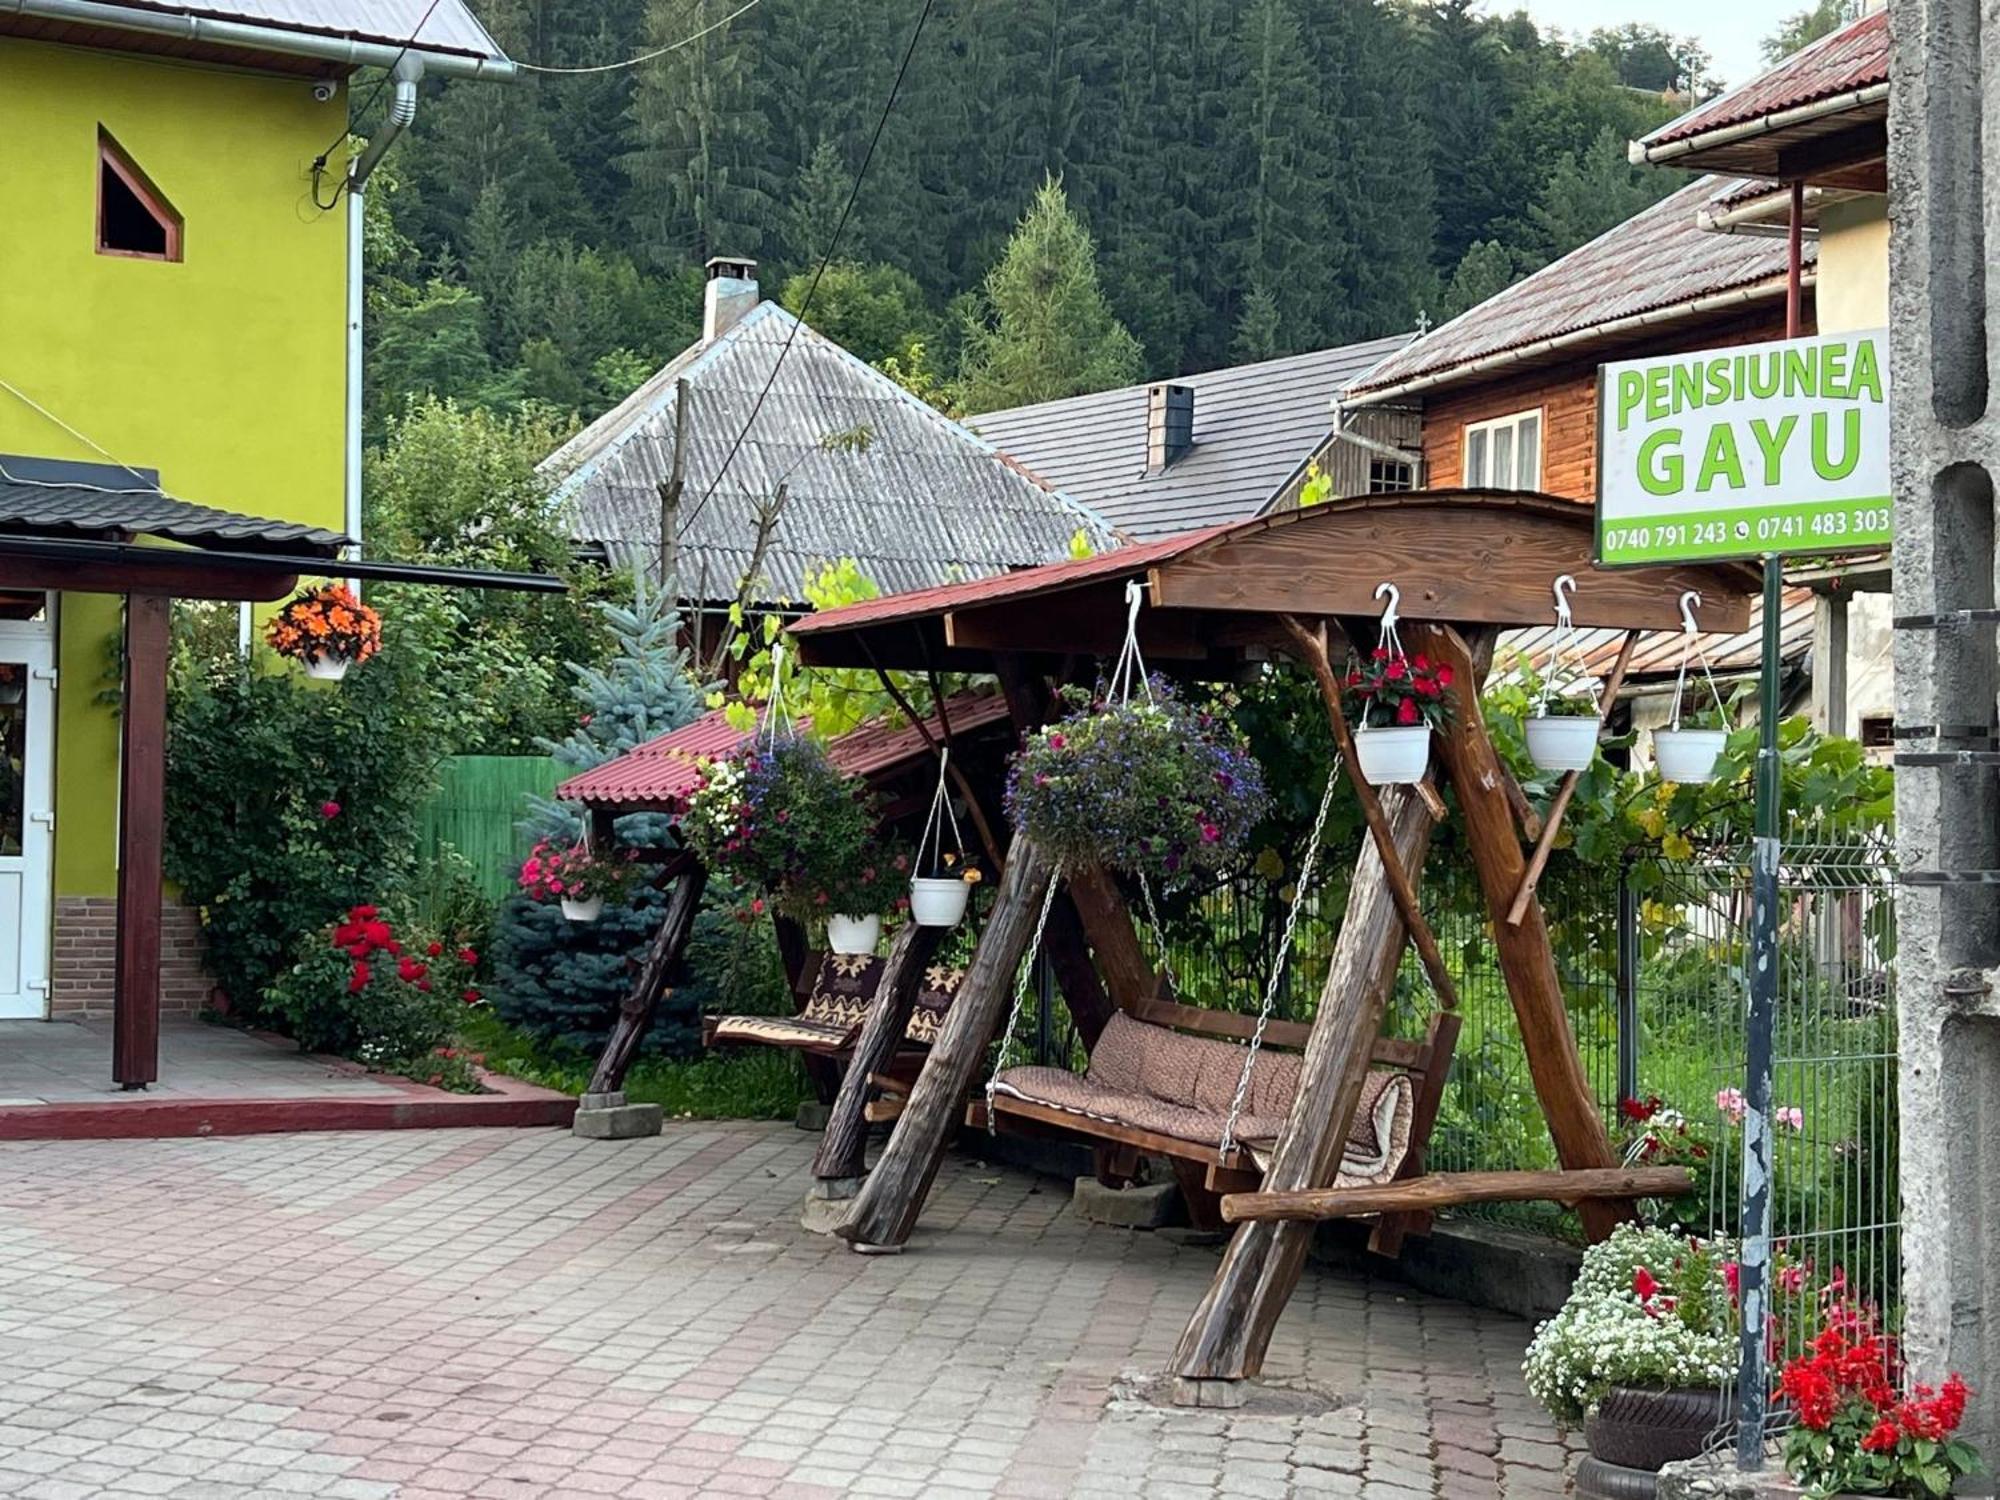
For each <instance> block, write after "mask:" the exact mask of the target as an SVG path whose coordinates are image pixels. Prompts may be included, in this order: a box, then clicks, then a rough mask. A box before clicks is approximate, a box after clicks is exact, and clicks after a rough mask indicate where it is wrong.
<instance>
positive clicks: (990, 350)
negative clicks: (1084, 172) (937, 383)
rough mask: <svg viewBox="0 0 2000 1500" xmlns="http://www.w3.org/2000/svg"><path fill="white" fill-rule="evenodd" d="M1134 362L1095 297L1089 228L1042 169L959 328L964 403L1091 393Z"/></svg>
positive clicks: (1133, 351)
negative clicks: (969, 317) (970, 317)
mask: <svg viewBox="0 0 2000 1500" xmlns="http://www.w3.org/2000/svg"><path fill="white" fill-rule="evenodd" d="M1140 369H1141V358H1140V349H1139V343H1138V340H1136V339H1134V338H1133V337H1132V335H1131V334H1130V333H1128V332H1126V330H1125V327H1124V325H1123V324H1121V323H1120V322H1119V321H1118V320H1117V319H1116V318H1115V317H1114V316H1112V313H1111V310H1110V308H1109V307H1108V306H1107V305H1106V303H1105V300H1104V291H1103V288H1102V286H1100V284H1099V282H1098V277H1097V247H1096V246H1095V244H1093V243H1092V241H1091V238H1090V232H1089V231H1088V230H1087V229H1085V228H1084V227H1083V223H1082V221H1081V220H1080V219H1079V218H1078V217H1077V216H1076V214H1075V212H1074V211H1073V210H1072V209H1071V208H1070V206H1069V199H1068V198H1067V197H1066V196H1065V195H1064V193H1063V189H1062V184H1061V183H1060V182H1058V181H1057V180H1056V179H1055V178H1054V177H1049V178H1047V179H1045V180H1044V181H1043V183H1042V185H1041V187H1040V188H1039V189H1038V190H1037V191H1036V193H1035V201H1034V203H1033V204H1032V205H1031V206H1030V207H1029V209H1028V212H1027V214H1026V216H1025V217H1023V218H1022V220H1021V222H1020V225H1019V227H1017V228H1016V229H1015V231H1014V235H1013V238H1011V239H1010V240H1008V242H1007V251H1006V254H1004V255H1003V256H1002V257H1001V258H1000V263H999V264H998V265H997V266H995V267H994V268H993V270H992V271H991V273H989V274H988V276H987V278H986V280H985V283H984V284H983V286H982V287H981V289H980V304H979V311H978V313H977V315H976V317H975V319H974V321H972V322H971V323H969V324H968V325H967V327H966V330H965V350H964V355H963V368H962V379H963V382H964V391H963V399H964V402H965V405H966V406H967V408H968V409H970V410H972V411H995V410H1001V409H1004V408H1007V407H1013V406H1026V405H1028V404H1030V403H1031V402H1036V401H1052V400H1055V399H1057V398H1058V397H1062V396H1075V395H1079V394H1081V393H1083V392H1086V391H1101V390H1104V389H1106V388H1107V387H1110V386H1117V385H1127V384H1130V383H1131V382H1132V381H1134V380H1136V379H1137V378H1138V376H1139V371H1140Z"/></svg>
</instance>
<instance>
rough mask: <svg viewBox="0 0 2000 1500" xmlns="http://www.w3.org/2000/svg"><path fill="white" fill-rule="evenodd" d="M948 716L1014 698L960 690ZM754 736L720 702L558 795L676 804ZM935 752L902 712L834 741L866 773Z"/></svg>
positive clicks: (971, 722) (597, 802) (985, 712)
mask: <svg viewBox="0 0 2000 1500" xmlns="http://www.w3.org/2000/svg"><path fill="white" fill-rule="evenodd" d="M944 717H945V718H946V719H948V720H949V721H950V723H951V731H952V734H953V735H954V736H956V735H959V734H963V733H964V732H966V731H967V730H970V729H978V728H981V727H982V726H984V725H987V724H991V723H993V722H994V721H996V720H998V719H1004V718H1006V717H1007V704H1006V700H1005V699H1003V698H1000V697H999V696H997V695H995V694H973V693H959V694H956V695H955V696H953V697H951V698H947V699H946V700H945V714H944ZM925 727H926V728H927V729H929V731H930V732H931V733H932V734H933V735H938V734H939V733H940V728H939V724H938V720H937V719H936V718H931V719H928V720H926V721H925ZM749 737H750V736H749V735H748V734H747V733H745V732H744V731H742V730H740V729H737V728H736V727H735V726H733V725H732V724H730V722H729V718H728V713H727V710H725V709H720V708H718V709H716V710H715V711H713V712H712V713H707V714H703V715H702V716H701V717H700V718H699V719H696V720H695V721H694V722H693V723H692V724H687V725H683V726H682V727H681V728H679V729H676V730H674V731H673V732H672V733H671V734H663V735H661V736H660V737H659V738H658V739H654V740H648V741H647V742H646V743H645V744H643V745H640V746H638V747H637V748H636V749H633V750H628V751H626V752H625V753H624V754H623V755H621V756H619V757H617V758H616V759H615V760H608V761H606V762H605V763H604V764H603V765H601V766H596V767H594V768H592V769H591V770H588V771H582V772H579V773H578V774H577V775H575V776H572V777H570V779H569V780H568V781H565V782H564V783H563V784H562V785H561V786H559V787H557V788H556V796H557V797H558V798H560V799H561V800H563V801H565V802H582V803H584V804H586V805H588V806H593V807H602V808H609V809H617V808H629V809H633V810H646V809H658V810H663V811H664V810H668V809H672V808H674V807H675V806H676V805H677V804H678V803H680V802H681V801H683V800H684V799H685V798H686V797H687V796H688V794H689V793H690V792H692V791H693V790H694V789H695V788H696V787H697V786H698V785H700V783H701V762H703V761H704V760H716V759H719V758H721V757H723V756H727V755H731V754H734V753H735V752H736V751H737V750H739V749H740V748H742V746H743V743H744V742H745V741H746V740H748V739H749ZM930 753H931V752H930V747H929V745H928V744H927V743H926V742H925V740H924V736H923V734H922V733H921V732H920V731H919V730H918V728H917V726H916V725H914V724H911V723H909V722H907V721H905V720H902V719H900V718H898V719H897V720H895V721H893V722H892V721H890V720H887V719H871V720H869V721H868V722H867V723H866V724H862V725H860V726H858V727H857V728H854V729H850V730H849V731H848V732H847V733H846V734H843V735H841V736H840V737H839V738H837V739H835V740H834V741H833V742H832V743H831V744H830V745H828V746H827V754H828V755H829V756H830V757H831V759H832V761H833V763H834V765H836V766H838V767H839V768H840V769H841V770H843V771H845V772H847V773H848V774H849V775H851V776H861V777H871V776H877V775H880V774H881V773H883V772H885V771H889V770H893V769H895V768H896V767H898V766H901V765H905V764H907V763H908V762H910V761H913V760H920V759H923V758H925V757H928V756H929V755H930Z"/></svg>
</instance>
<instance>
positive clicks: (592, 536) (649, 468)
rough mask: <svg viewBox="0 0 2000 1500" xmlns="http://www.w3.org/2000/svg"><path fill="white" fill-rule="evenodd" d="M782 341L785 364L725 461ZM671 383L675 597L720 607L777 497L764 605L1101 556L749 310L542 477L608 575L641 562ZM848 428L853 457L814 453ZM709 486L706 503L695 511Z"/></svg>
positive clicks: (959, 439) (778, 323) (1032, 492)
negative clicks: (824, 568)
mask: <svg viewBox="0 0 2000 1500" xmlns="http://www.w3.org/2000/svg"><path fill="white" fill-rule="evenodd" d="M794 328H797V329H798V336H797V338H796V340H794V342H793V344H792V349H791V353H790V354H789V355H786V356H785V357H784V363H783V365H782V366H780V367H779V369H778V375H777V379H776V381H775V383H774V384H773V385H772V387H771V393H770V395H769V397H768V398H766V399H765V402H764V405H763V409H762V410H761V411H760V412H759V413H758V416H757V420H756V424H755V426H754V428H753V429H752V430H751V431H750V432H749V435H748V436H747V437H745V438H744V439H743V442H742V445H741V447H740V449H739V451H738V452H737V453H736V456H735V458H734V459H733V460H730V459H729V458H728V454H729V450H730V446H731V444H732V443H734V442H735V441H736V438H737V434H739V433H741V432H742V431H743V430H744V424H745V423H746V421H748V419H749V416H750V412H751V410H752V408H753V407H754V406H755V404H756V401H757V395H758V392H759V391H760V390H762V389H763V386H764V383H765V381H766V380H767V379H768V378H769V377H770V374H771V370H772V367H773V364H774V363H775V362H776V361H777V360H778V358H779V354H780V351H781V350H782V349H783V348H784V344H785V340H786V336H787V335H788V334H789V333H790V332H791V331H792V329H794ZM682 378H685V379H686V380H687V382H688V385H689V394H690V399H689V411H688V422H687V428H688V457H687V464H686V491H685V494H686V499H685V500H684V502H683V504H682V508H681V516H682V522H683V525H684V526H685V527H686V532H685V535H684V536H683V537H682V539H681V583H682V588H683V590H684V591H685V592H687V593H689V594H694V595H699V596H701V597H703V598H706V599H728V598H733V597H734V595H735V592H736V584H737V580H738V579H739V578H740V577H741V576H742V575H743V573H744V572H745V570H746V569H747V568H748V567H749V564H750V554H751V546H752V542H753V539H754V536H755V530H756V522H755V513H756V507H757V505H758V504H759V502H760V501H762V500H764V499H766V498H767V497H768V496H770V495H772V494H773V493H775V492H776V490H777V488H778V486H779V485H781V484H782V485H784V486H785V488H786V490H787V493H788V495H789V501H788V503H787V505H786V508H785V512H784V516H783V518H782V519H781V520H780V522H779V524H778V529H777V534H776V537H775V539H774V541H773V544H772V546H771V548H770V550H769V552H768V553H767V554H766V555H765V559H764V564H763V575H764V578H765V580H766V587H765V588H764V589H763V590H760V592H761V593H763V594H764V595H765V596H766V597H772V598H780V599H792V600H797V599H800V598H802V597H803V595H804V591H805V580H806V577H807V576H808V574H809V573H810V572H811V571H812V570H813V569H814V568H815V567H817V566H819V565H821V564H824V563H828V562H833V561H836V560H838V559H840V558H844V557H851V558H853V559H854V560H855V561H856V562H857V563H858V564H860V567H861V570H862V572H864V573H865V574H867V575H868V577H869V578H870V579H872V580H873V581H874V583H875V584H876V585H877V586H878V587H880V588H881V589H882V591H883V592H884V593H900V592H903V591H906V590H909V589H919V588H926V587H930V586H932V585H936V584H940V583H944V582H946V581H948V580H951V579H955V578H972V577H980V576H983V575H985V574H989V573H996V572H1000V571H1002V570H1004V569H1008V568H1017V567H1023V566H1027V565H1030V564H1034V563H1040V562H1046V561H1048V560H1049V559H1051V558H1058V557H1062V556H1064V555H1065V554H1066V553H1067V552H1068V550H1069V545H1070V539H1071V538H1072V537H1073V536H1074V535H1075V534H1076V533H1077V532H1078V531H1079V530H1081V531H1083V532H1084V533H1085V534H1086V535H1087V536H1088V537H1089V538H1090V540H1091V542H1092V545H1094V546H1097V547H1105V546H1109V545H1112V544H1113V543H1114V542H1115V540H1116V537H1115V535H1114V533H1113V531H1112V529H1111V528H1110V527H1109V526H1107V525H1106V524H1105V523H1104V521H1103V519H1102V518H1101V517H1099V516H1098V515H1097V514H1095V513H1094V512H1093V511H1091V510H1089V509H1087V508H1086V507H1084V506H1082V505H1079V504H1077V503H1076V502H1075V501H1073V500H1070V499H1068V498H1066V497H1065V496H1063V495H1061V494H1058V493H1056V492H1055V491H1054V490H1052V489H1051V488H1050V487H1049V486H1047V485H1046V484H1043V483H1041V482H1038V481H1037V480H1036V479H1035V478H1034V477H1032V476H1031V475H1029V474H1027V473H1024V472H1023V471H1022V469H1021V467H1020V466H1019V465H1018V464H1016V463H1012V462H1009V461H1008V460H1007V459H1005V458H1004V457H1003V456H1002V455H1001V454H999V453H998V452H996V451H995V449H994V448H993V446H992V445H991V444H990V443H987V442H985V441H984V440H982V439H980V438H978V437H975V436H974V435H973V434H972V433H970V432H968V431H966V429H965V428H963V427H961V426H959V425H958V423H956V422H954V421H952V420H951V419H950V418H948V417H946V416H944V415H943V414H942V413H940V412H938V411H935V410H933V409H932V408H931V407H929V406H926V405H925V404H924V403H923V402H921V401H919V400H917V398H916V397H914V396H912V395H910V394H909V393H908V392H907V391H905V390H903V389H902V387H900V386H898V385H897V384H896V383H895V382H894V381H893V380H891V379H889V377H888V376H886V375H884V374H882V373H881V372H880V371H879V370H876V369H873V368H871V367H870V366H868V365H867V364H865V363H864V362H863V361H861V360H859V359H856V358H855V357H854V356H853V355H851V354H849V353H848V352H847V351H846V350H845V349H842V348H841V347H840V346H839V345H838V344H835V343H834V342H833V341H832V340H830V339H827V338H825V337H823V336H821V335H820V334H818V333H816V332H814V331H813V330H812V329H811V328H810V327H806V326H803V325H800V324H799V323H798V321H797V320H796V319H795V318H793V317H792V315H791V314H790V313H788V312H786V311H785V310H784V309H783V308H782V307H780V306H778V305H777V304H776V303H772V302H765V303H760V304H759V305H758V306H757V307H755V308H753V309H751V311H750V312H749V313H748V314H746V315H745V316H744V318H743V319H742V320H741V321H740V322H738V323H737V324H736V325H735V326H734V327H733V328H731V329H729V330H728V331H726V332H725V333H723V334H722V335H721V336H720V337H719V338H717V339H716V340H714V342H713V343H710V344H706V345H696V346H694V347H692V348H690V349H688V350H686V351H684V352H683V353H681V354H680V355H678V356H676V358H675V359H674V360H673V361H671V362H670V363H669V364H668V365H666V366H665V367H664V368H663V369H661V370H660V371H659V372H658V373H657V374H655V375H654V376H653V377H652V379H650V380H648V381H647V382H646V383H645V384H644V385H643V386H641V387H640V388H639V389H638V390H637V391H635V392H633V393H632V395H631V396H629V397H627V398H626V400H625V401H623V402H622V403H620V404H619V405H618V406H617V407H615V408H614V409H613V410H611V411H609V412H607V413H606V414H605V415H604V416H602V417H600V418H598V419H597V421H596V422H594V423H592V424H591V425H590V426H589V427H588V428H586V429H585V430H584V431H583V432H581V433H579V434H578V435H577V436H576V437H574V438H572V439H571V440H570V441H569V442H568V443H566V444H564V445H563V447H562V448H560V449H558V450H557V451H556V452H555V453H554V454H552V455H550V457H549V458H548V460H547V461H546V463H545V464H544V467H545V468H546V469H548V470H551V471H554V472H564V471H567V474H566V477H565V478H564V479H563V480H562V481H561V482H560V483H559V485H558V489H557V496H558V498H559V499H561V500H563V501H565V502H567V503H568V504H569V505H570V506H571V507H572V512H571V522H570V525H571V529H572V531H573V532H574V533H575V534H576V535H577V536H578V537H580V538H582V539H583V540H585V541H590V542H600V543H602V544H604V546H605V547H606V549H607V550H608V551H609V552H610V554H611V556H612V557H613V559H614V560H615V561H618V562H621V563H632V564H637V563H644V562H653V561H655V560H656V559H657V558H658V555H659V545H660V501H659V491H658V486H659V484H660V482H661V481H663V480H665V479H666V478H667V477H668V475H669V474H670V473H671V472H672V467H673V446H674V441H673V436H674V407H675V404H676V389H677V382H678V381H679V380H680V379H682ZM859 428H866V429H867V432H868V434H869V440H868V443H867V445H866V447H865V448H862V449H860V450H858V451H828V449H827V447H826V444H827V441H828V440H829V439H830V438H833V437H835V436H837V435H839V434H843V433H849V432H853V431H855V430H856V429H859ZM725 463H727V465H728V467H727V470H726V472H725V471H724V467H723V466H724V464H725ZM718 473H721V474H723V476H724V477H723V482H722V484H721V486H720V487H719V488H717V489H716V490H715V492H714V494H713V496H712V497H711V498H709V499H708V501H707V503H706V504H702V497H703V496H704V495H705V494H707V493H708V491H709V486H710V485H711V483H712V482H713V481H714V479H715V476H716V475H717V474H718ZM697 507H699V508H697Z"/></svg>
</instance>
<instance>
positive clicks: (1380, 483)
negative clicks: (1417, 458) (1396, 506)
mask: <svg viewBox="0 0 2000 1500" xmlns="http://www.w3.org/2000/svg"><path fill="white" fill-rule="evenodd" d="M1416 487H1417V468H1416V465H1415V464H1399V463H1397V462H1396V461H1395V460H1394V459H1392V458H1371V459H1369V460H1368V493H1369V494H1371V495H1390V494H1397V493H1400V492H1401V491H1403V490H1413V489H1415V488H1416Z"/></svg>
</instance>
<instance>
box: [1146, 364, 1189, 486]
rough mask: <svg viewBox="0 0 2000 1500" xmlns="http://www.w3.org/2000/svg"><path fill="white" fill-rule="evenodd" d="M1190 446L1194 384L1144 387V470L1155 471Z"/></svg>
mask: <svg viewBox="0 0 2000 1500" xmlns="http://www.w3.org/2000/svg"><path fill="white" fill-rule="evenodd" d="M1193 446H1194V387H1193V386H1190V385H1166V384H1161V385H1149V386H1147V387H1146V472H1147V473H1148V474H1158V473H1160V472H1161V471H1162V470H1164V469H1166V468H1168V467H1169V466H1170V465H1172V463H1173V462H1174V460H1175V459H1177V458H1179V457H1180V456H1181V455H1182V454H1184V453H1186V452H1187V451H1188V449H1190V448H1192V447H1193Z"/></svg>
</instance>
